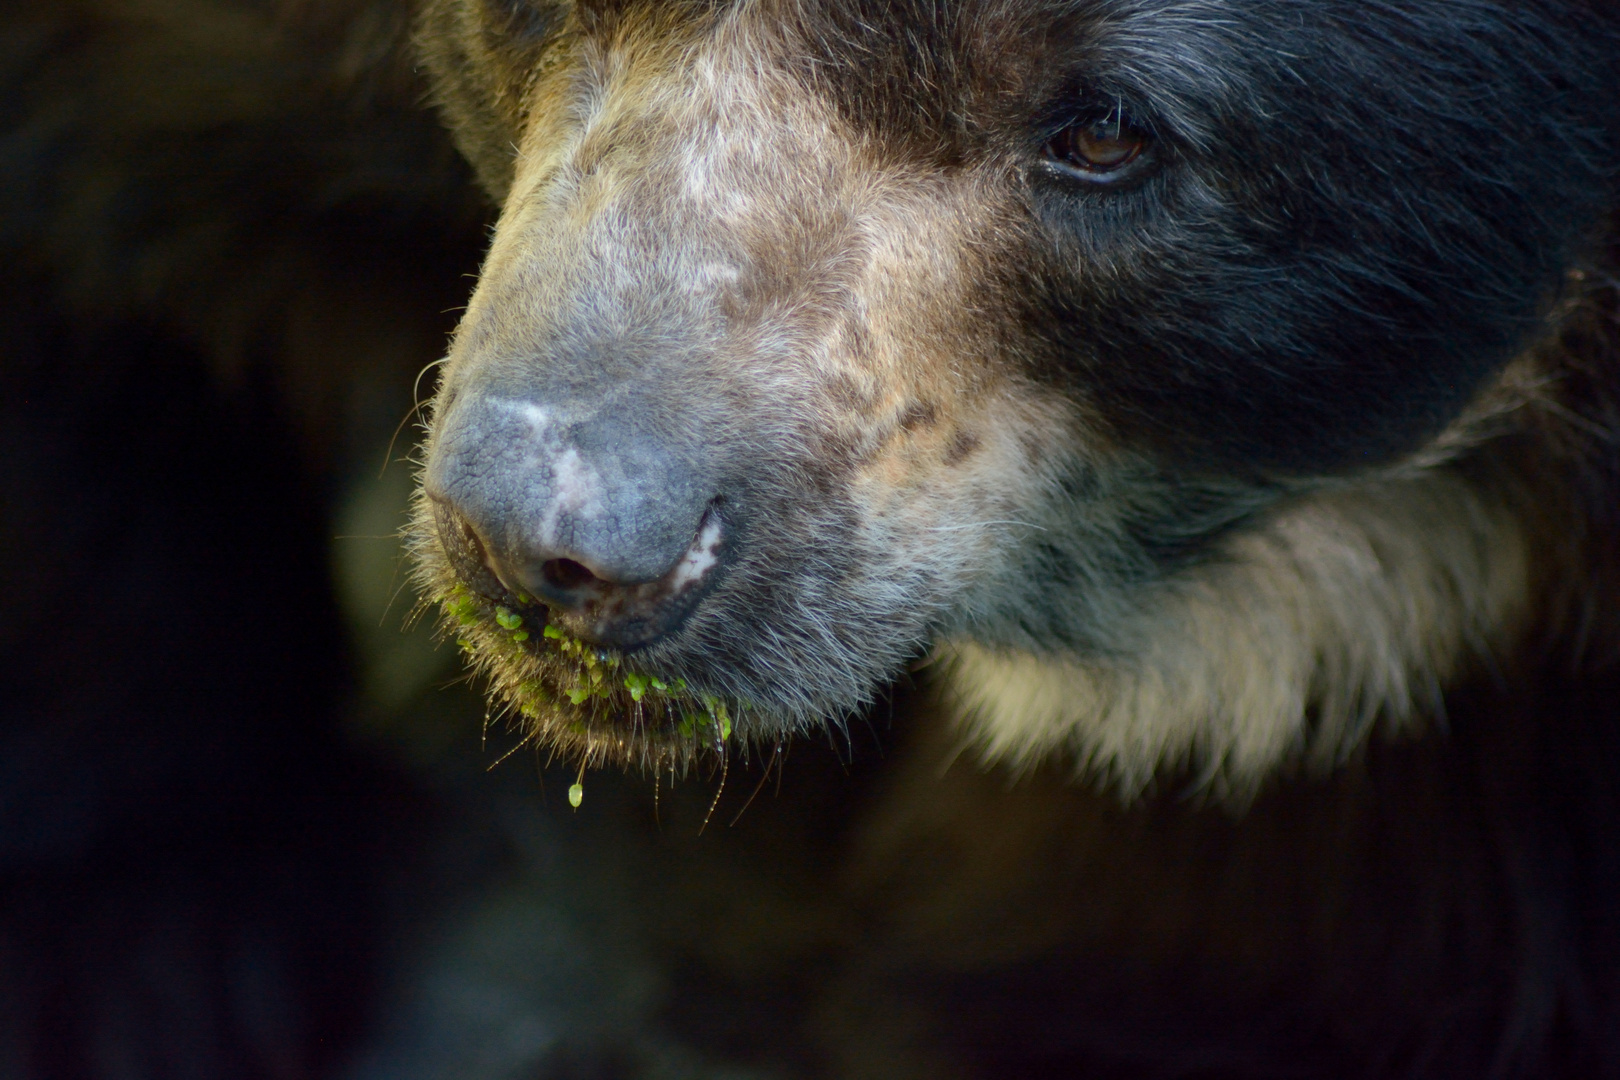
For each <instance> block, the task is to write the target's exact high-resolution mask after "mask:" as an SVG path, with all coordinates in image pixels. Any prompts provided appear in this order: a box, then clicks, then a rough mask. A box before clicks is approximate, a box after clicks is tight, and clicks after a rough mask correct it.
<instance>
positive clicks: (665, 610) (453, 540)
mask: <svg viewBox="0 0 1620 1080" xmlns="http://www.w3.org/2000/svg"><path fill="white" fill-rule="evenodd" d="M660 426H661V425H660V424H658V423H657V418H656V417H651V416H648V415H645V414H644V413H641V412H638V410H637V409H636V408H635V406H634V404H626V403H625V402H622V401H618V402H612V403H598V404H596V405H594V406H585V407H581V406H579V405H573V406H558V405H555V404H548V403H543V402H541V401H537V400H534V399H532V398H529V397H508V396H500V395H494V394H489V395H484V396H470V397H469V396H467V395H463V396H462V397H460V398H458V399H457V401H456V402H455V403H454V405H453V407H452V408H451V410H450V411H449V414H448V415H447V416H445V417H444V418H443V421H442V422H441V425H440V427H439V431H438V436H437V438H436V440H435V445H434V447H433V449H432V451H431V452H430V454H429V459H428V469H427V476H426V483H425V487H426V491H427V494H428V497H429V499H430V500H432V502H433V504H434V510H435V521H436V523H437V526H438V532H439V539H440V542H441V543H442V544H443V545H444V548H445V551H446V553H447V554H448V555H449V556H450V559H451V562H452V565H453V566H454V567H455V569H456V573H457V575H458V576H459V577H460V578H461V580H462V581H464V582H465V583H466V584H467V585H468V586H470V587H471V588H472V589H474V590H475V591H477V592H479V593H481V594H483V595H485V596H488V597H489V598H491V599H494V600H498V601H501V602H506V603H513V602H515V603H517V604H519V605H527V604H528V603H529V599H530V598H534V599H536V600H538V601H539V602H541V603H543V604H544V605H545V606H546V607H547V608H548V609H549V610H550V612H551V615H552V621H554V622H560V623H562V624H563V625H564V627H565V628H566V629H567V630H568V632H569V633H570V634H572V635H573V636H575V637H579V638H582V639H584V640H588V641H591V642H593V643H596V644H601V645H609V646H614V647H618V648H634V647H637V646H642V645H646V644H650V643H651V642H653V641H656V640H657V639H659V638H661V637H663V636H665V635H667V634H669V633H671V632H672V631H673V630H675V629H676V628H678V626H679V625H680V623H681V622H682V621H683V620H684V618H685V616H686V615H687V614H688V613H689V612H690V611H691V609H692V607H693V606H695V604H696V603H697V601H698V599H699V598H700V597H701V595H702V594H703V593H704V592H705V591H707V588H708V586H709V585H710V584H712V581H713V579H714V578H715V576H716V570H717V568H718V566H719V563H720V560H721V554H722V550H723V548H724V546H725V540H726V535H725V532H726V531H725V528H724V525H723V523H722V518H721V514H720V506H719V502H720V500H719V497H718V492H716V491H715V490H714V485H713V483H712V482H710V481H709V479H708V478H707V477H706V476H705V475H704V472H705V471H704V469H703V468H702V467H701V464H700V462H699V461H698V460H697V459H696V458H695V456H694V455H690V454H687V453H685V452H683V447H682V445H681V442H682V440H680V439H679V438H678V437H673V436H671V435H670V434H669V433H668V432H667V431H660V430H659V428H660Z"/></svg>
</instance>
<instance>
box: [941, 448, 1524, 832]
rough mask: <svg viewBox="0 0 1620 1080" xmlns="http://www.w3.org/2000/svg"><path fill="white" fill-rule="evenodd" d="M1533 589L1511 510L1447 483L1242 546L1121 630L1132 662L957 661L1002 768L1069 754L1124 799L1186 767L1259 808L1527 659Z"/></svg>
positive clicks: (986, 654) (955, 675)
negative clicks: (1496, 659) (1271, 795)
mask: <svg viewBox="0 0 1620 1080" xmlns="http://www.w3.org/2000/svg"><path fill="white" fill-rule="evenodd" d="M1529 582H1530V568H1529V547H1528V538H1527V537H1526V536H1525V535H1524V533H1523V531H1522V528H1521V527H1520V526H1519V524H1518V523H1517V521H1516V520H1515V519H1514V517H1513V516H1512V515H1511V514H1510V513H1509V512H1508V510H1507V508H1506V507H1503V506H1501V505H1497V504H1493V503H1492V502H1491V501H1490V500H1487V499H1485V498H1482V497H1481V496H1480V495H1479V494H1477V493H1476V492H1475V491H1474V490H1472V489H1471V488H1470V487H1469V486H1468V485H1467V484H1466V483H1464V482H1463V481H1462V480H1460V479H1459V478H1457V477H1455V476H1452V475H1448V474H1446V473H1444V472H1436V473H1434V474H1430V475H1427V476H1424V477H1422V478H1421V479H1417V480H1409V481H1400V482H1392V483H1373V484H1369V485H1367V486H1365V487H1362V488H1358V489H1351V490H1347V491H1342V492H1338V493H1331V494H1321V495H1316V496H1311V497H1307V498H1305V499H1304V500H1302V501H1301V502H1299V503H1297V504H1295V505H1292V506H1289V507H1286V508H1284V509H1281V510H1279V511H1278V512H1277V513H1275V514H1274V515H1273V516H1272V517H1271V518H1270V519H1269V520H1268V521H1267V522H1265V523H1264V524H1262V525H1260V526H1258V527H1256V528H1255V529H1253V530H1250V531H1246V532H1243V533H1240V534H1238V535H1235V536H1233V537H1232V538H1231V539H1230V540H1229V541H1228V542H1227V543H1226V544H1224V545H1223V546H1222V548H1221V550H1220V551H1219V553H1218V556H1217V557H1216V558H1215V559H1212V560H1210V561H1207V562H1205V563H1202V564H1200V565H1198V566H1196V567H1194V568H1192V569H1190V570H1189V571H1187V572H1186V573H1184V574H1182V575H1180V576H1179V577H1177V578H1174V579H1172V580H1169V581H1166V582H1164V583H1163V584H1162V585H1161V586H1160V587H1159V588H1158V589H1157V590H1156V594H1155V595H1154V596H1153V597H1152V598H1150V599H1147V600H1146V601H1145V602H1144V603H1142V604H1141V605H1140V606H1139V607H1138V608H1137V610H1136V611H1134V612H1133V613H1131V614H1130V615H1128V616H1127V617H1125V618H1124V619H1122V620H1121V622H1120V624H1119V625H1118V627H1117V629H1116V633H1117V640H1118V643H1119V645H1120V651H1119V654H1118V655H1116V656H1112V657H1101V656H1083V655H1079V654H1072V653H1071V654H1064V653H1061V652H1054V653H1048V654H1044V655H1041V654H1034V653H1023V654H1015V653H1004V652H998V651H996V650H994V649H990V648H986V647H984V646H982V645H977V644H972V643H957V644H953V645H951V646H949V647H948V648H947V649H946V650H945V655H946V657H947V658H948V669H949V672H950V675H949V679H950V685H951V688H952V695H953V698H954V700H955V702H956V704H957V707H958V709H959V711H960V716H961V717H962V724H963V729H962V730H963V732H964V737H965V738H966V739H967V740H968V741H969V743H970V744H971V745H974V746H977V747H978V748H979V749H980V751H981V752H982V753H983V754H984V755H985V756H986V757H987V758H990V759H996V760H1008V761H1013V762H1022V763H1033V762H1035V761H1037V760H1039V759H1041V758H1042V757H1045V756H1047V755H1048V754H1050V753H1052V752H1054V751H1057V750H1060V749H1061V750H1063V751H1066V752H1067V753H1068V754H1069V755H1070V756H1071V758H1072V760H1074V761H1076V762H1077V763H1078V768H1079V769H1080V771H1082V772H1088V773H1095V774H1098V775H1100V776H1103V777H1106V778H1108V779H1110V780H1111V781H1113V782H1115V783H1116V784H1118V785H1119V787H1120V788H1121V789H1122V790H1123V791H1125V792H1134V791H1136V790H1139V789H1140V788H1141V787H1142V786H1143V785H1145V784H1146V783H1147V782H1148V781H1149V780H1150V779H1151V778H1152V775H1153V773H1154V771H1155V770H1156V769H1157V768H1159V767H1160V766H1162V765H1166V764H1169V765H1185V766H1189V767H1191V768H1192V769H1193V771H1194V772H1195V774H1196V775H1198V776H1200V777H1201V778H1203V779H1204V780H1206V781H1208V782H1210V783H1211V784H1212V785H1213V786H1214V787H1215V789H1216V790H1217V792H1218V793H1220V794H1223V795H1227V796H1231V797H1236V798H1238V799H1240V800H1241V799H1242V798H1245V797H1247V796H1248V795H1249V794H1250V793H1252V791H1253V789H1254V788H1255V786H1256V785H1258V783H1259V782H1260V781H1261V780H1262V779H1263V778H1264V776H1265V775H1267V773H1269V772H1270V771H1272V770H1273V769H1275V767H1276V766H1278V765H1279V764H1281V763H1283V762H1285V761H1287V760H1290V759H1301V758H1303V759H1304V760H1306V761H1307V762H1309V763H1311V764H1313V765H1316V766H1328V765H1332V764H1335V763H1337V761H1338V760H1339V759H1340V758H1341V757H1342V755H1343V754H1345V753H1347V752H1348V751H1349V750H1350V749H1351V748H1353V747H1354V746H1355V745H1356V744H1357V743H1358V742H1359V741H1360V740H1361V739H1362V738H1363V737H1364V735H1365V733H1366V731H1367V729H1368V728H1369V727H1370V726H1371V725H1372V724H1373V723H1374V722H1375V721H1378V720H1380V719H1382V720H1383V721H1385V722H1387V723H1389V724H1391V725H1392V726H1393V727H1396V728H1399V727H1401V726H1404V725H1408V724H1410V723H1412V722H1414V721H1416V720H1419V719H1421V718H1422V717H1424V716H1425V715H1426V714H1427V713H1428V712H1430V711H1431V710H1432V709H1433V708H1434V706H1435V705H1436V702H1437V699H1438V695H1439V688H1440V686H1441V685H1442V684H1443V683H1444V682H1445V681H1446V680H1447V679H1448V678H1450V677H1451V676H1453V675H1454V674H1456V673H1457V671H1458V669H1459V668H1460V667H1462V666H1463V665H1465V664H1466V663H1468V662H1469V661H1470V659H1476V658H1479V657H1481V656H1482V655H1485V654H1488V653H1490V652H1491V651H1493V650H1496V649H1505V648H1507V647H1508V646H1510V645H1511V644H1512V642H1513V639H1514V637H1515V634H1516V632H1517V631H1518V630H1519V628H1520V626H1521V621H1522V620H1521V616H1522V615H1523V613H1524V612H1525V611H1526V610H1527V608H1528V605H1529V599H1530V597H1529ZM1313 711H1314V717H1313V718H1312V719H1313V720H1314V723H1312V722H1311V721H1310V720H1308V717H1310V716H1311V714H1312V713H1313Z"/></svg>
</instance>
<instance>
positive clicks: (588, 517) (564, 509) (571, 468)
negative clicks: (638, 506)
mask: <svg viewBox="0 0 1620 1080" xmlns="http://www.w3.org/2000/svg"><path fill="white" fill-rule="evenodd" d="M606 512H607V507H606V506H605V505H604V503H603V501H602V476H601V474H600V473H598V472H597V471H596V467H595V466H593V465H592V464H591V463H590V462H588V461H586V460H585V459H584V458H582V457H580V454H579V451H578V450H576V449H574V448H573V447H572V446H570V447H569V448H568V449H566V450H564V451H563V452H562V453H561V454H559V455H558V456H557V457H556V458H555V460H553V461H552V463H551V501H550V503H549V504H548V505H547V506H546V508H545V512H544V514H543V515H542V517H541V518H540V526H539V529H538V530H537V535H536V537H535V539H537V540H539V541H540V543H541V544H542V545H544V546H546V547H548V548H554V547H558V546H560V545H561V543H562V542H563V537H562V536H561V535H560V533H561V529H560V528H559V525H560V524H561V522H562V520H563V518H564V517H565V516H566V517H567V519H568V520H569V521H570V522H577V521H594V520H596V519H597V518H599V517H601V516H602V515H603V514H604V513H606Z"/></svg>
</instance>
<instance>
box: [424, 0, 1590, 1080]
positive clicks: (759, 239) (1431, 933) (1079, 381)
mask: <svg viewBox="0 0 1620 1080" xmlns="http://www.w3.org/2000/svg"><path fill="white" fill-rule="evenodd" d="M420 26H421V29H420V30H419V47H420V48H421V50H422V56H423V58H424V62H425V65H426V67H427V68H428V70H429V72H430V74H431V76H432V78H433V81H434V87H435V89H434V95H435V100H436V102H437V104H438V106H439V108H440V110H441V112H442V113H443V114H444V116H445V117H446V119H447V122H448V124H449V126H450V128H451V130H452V132H453V133H454V135H455V138H456V141H457V144H458V145H459V146H460V148H461V149H462V151H463V153H464V154H465V155H466V156H467V158H468V160H469V161H470V162H471V163H472V165H473V167H474V169H475V170H476V172H477V174H478V177H479V179H480V181H481V183H482V184H483V186H484V188H485V189H486V190H487V191H488V192H489V193H490V195H491V197H492V198H493V199H494V200H495V201H496V202H497V203H498V204H499V205H500V207H501V213H500V217H499V220H498V223H497V225H496V227H495V229H494V233H493V238H492V240H491V244H490V247H489V250H488V254H487V256H486V258H485V261H484V264H483V268H482V271H481V273H480V276H479V280H478V284H477V287H476V289H475V291H474V294H473V297H472V299H471V301H470V302H469V305H468V307H467V310H466V312H465V313H464V315H463V317H462V319H461V322H460V325H459V327H458V329H457V331H456V334H455V338H454V340H453V344H452V347H451V350H450V353H449V356H448V359H447V363H446V364H445V366H444V368H443V369H442V374H441V379H440V383H439V386H438V389H437V393H436V396H435V398H434V401H433V403H432V406H431V420H430V423H429V425H428V433H427V438H426V442H425V458H424V462H423V468H422V487H421V495H420V498H419V500H418V504H417V512H416V515H415V519H414V524H413V525H412V528H411V533H410V543H411V546H412V549H413V554H414V557H415V559H416V563H417V566H418V571H417V574H418V581H419V583H420V585H421V588H422V592H423V594H424V596H425V597H426V598H427V600H428V602H429V603H430V604H437V605H439V606H440V607H441V608H442V610H443V612H444V624H445V626H446V632H447V633H448V634H449V635H451V636H453V637H455V638H456V640H457V641H458V644H459V646H460V648H461V649H462V650H463V651H464V652H465V653H466V654H467V655H468V657H469V659H470V662H471V663H472V664H473V665H474V666H475V667H476V668H477V669H479V670H481V671H482V672H483V673H484V674H485V675H486V676H487V677H488V680H489V685H490V692H491V695H492V699H493V700H494V701H495V702H496V703H497V704H498V705H499V706H500V707H501V708H503V709H504V710H505V712H506V715H509V716H510V717H512V718H513V719H514V720H515V721H516V722H518V723H520V724H521V725H523V728H524V730H525V731H526V732H527V734H528V737H529V738H531V739H532V740H533V741H534V742H535V744H536V745H538V746H540V747H542V748H543V749H544V750H545V751H546V752H549V753H554V754H558V755H561V756H562V757H564V758H565V759H566V760H568V761H569V762H571V763H576V764H577V766H578V767H579V769H580V771H581V775H582V776H583V772H584V769H585V768H587V767H589V766H595V765H603V764H615V765H629V766H633V767H640V768H641V769H643V770H649V771H651V772H653V773H654V774H655V775H672V776H678V775H681V774H682V773H683V772H684V771H686V770H689V769H691V768H693V767H698V768H703V767H713V768H718V769H720V770H722V775H723V770H724V769H725V767H726V766H727V764H728V763H729V762H730V761H732V760H734V759H735V760H741V761H747V760H755V761H765V762H767V763H770V762H774V761H775V760H776V759H777V756H778V754H779V753H780V751H781V748H782V747H783V746H784V744H786V743H787V742H789V741H791V740H792V739H793V738H794V737H796V736H801V735H803V734H805V733H811V732H816V731H819V730H825V729H826V728H827V727H828V726H829V725H830V726H832V727H833V728H834V729H840V728H847V726H848V725H849V724H850V723H851V722H852V721H856V722H858V718H859V717H861V716H863V715H869V712H870V710H871V709H872V708H873V706H874V703H875V702H878V701H879V700H880V699H883V695H885V694H886V693H891V692H892V691H890V690H889V689H888V688H891V687H893V686H894V685H895V684H896V682H897V681H902V682H909V683H910V684H911V688H910V689H907V690H905V691H904V692H903V693H902V694H901V697H900V698H899V699H898V701H899V704H898V705H894V704H893V703H894V702H895V701H896V700H897V699H893V698H890V699H887V700H889V701H890V702H891V706H893V707H894V709H895V718H894V721H893V722H894V725H895V728H896V730H897V731H898V732H900V735H899V740H900V742H901V743H902V745H903V746H904V747H905V749H904V751H903V753H902V754H901V756H900V758H899V760H898V761H897V762H895V763H893V764H892V765H891V766H890V767H889V768H888V769H887V770H886V772H887V775H886V777H885V778H884V779H883V780H882V781H881V782H880V783H878V785H877V788H878V790H879V792H880V794H879V795H878V796H877V797H876V798H875V801H874V803H873V804H872V805H870V806H868V807H867V808H865V809H864V810H862V811H861V817H860V820H859V822H858V823H857V824H856V825H855V826H854V827H853V828H852V832H851V849H850V855H849V859H848V861H847V863H846V869H845V871H844V876H843V878H842V879H841V880H842V884H841V885H840V888H841V889H843V894H842V895H843V897H844V900H843V902H844V903H845V904H846V908H847V910H850V911H853V912H856V913H858V915H857V917H854V918H853V920H852V921H853V922H854V923H855V924H856V925H858V926H859V927H860V928H861V929H860V930H858V931H856V932H855V935H856V940H857V941H858V942H859V944H858V946H855V947H852V948H851V950H850V952H849V953H848V957H847V962H846V964H845V967H844V968H843V970H842V971H841V973H840V974H838V975H837V976H835V977H833V978H831V979H829V980H828V981H827V984H826V986H825V987H824V991H823V992H822V994H821V996H820V997H819V998H818V999H817V1000H818V1001H819V1002H820V1004H819V1005H818V1006H817V1009H816V1010H815V1013H816V1016H817V1017H819V1019H818V1020H817V1021H816V1023H818V1024H820V1025H821V1029H822V1031H823V1033H824V1034H825V1036H826V1038H827V1039H828V1040H831V1042H835V1043H837V1044H838V1046H839V1047H841V1049H838V1050H833V1051H829V1054H830V1058H829V1060H831V1061H832V1062H834V1064H832V1065H829V1066H828V1069H829V1071H830V1072H831V1074H833V1075H849V1076H857V1075H859V1076H910V1075H915V1076H984V1077H1009V1076H1031V1077H1033V1076H1057V1075H1062V1076H1069V1075H1087V1076H1114V1075H1118V1076H1171V1075H1174V1076H1208V1077H1217V1076H1222V1077H1224V1076H1261V1075H1266V1076H1270V1075H1312V1076H1318V1075H1319V1076H1367V1075H1374V1076H1396V1075H1399V1076H1484V1075H1492V1076H1519V1075H1526V1076H1528V1075H1537V1076H1591V1075H1607V1074H1610V1073H1613V1072H1615V1071H1616V1070H1617V1069H1620V1026H1617V1024H1616V1021H1617V1019H1620V999H1617V997H1616V992H1617V987H1616V974H1617V972H1620V951H1617V948H1616V944H1617V942H1620V937H1617V936H1616V935H1617V932H1620V921H1617V919H1616V915H1617V912H1616V910H1615V907H1614V904H1613V896H1614V889H1615V887H1616V886H1617V885H1620V876H1617V871H1620V845H1617V843H1616V841H1617V838H1620V833H1617V831H1616V826H1617V824H1620V821H1617V819H1616V816H1615V809H1616V803H1615V795H1616V788H1615V785H1614V782H1613V780H1612V775H1613V766H1614V764H1615V763H1616V761H1617V758H1616V750H1617V749H1620V747H1617V746H1616V743H1615V739H1614V732H1615V730H1616V721H1617V720H1620V693H1617V691H1620V682H1617V680H1616V676H1615V646H1616V643H1617V638H1616V629H1617V627H1616V621H1615V616H1616V602H1615V599H1616V595H1617V594H1616V585H1617V577H1616V571H1617V567H1620V563H1617V560H1616V554H1617V552H1616V547H1615V541H1616V538H1617V536H1620V532H1617V529H1616V521H1615V508H1616V506H1617V498H1616V496H1617V494H1620V490H1617V487H1616V480H1617V473H1616V466H1617V464H1620V456H1617V452H1616V450H1615V445H1616V438H1615V432H1616V421H1617V419H1620V414H1617V411H1616V404H1617V403H1616V391H1617V388H1620V383H1617V379H1616V374H1617V372H1616V367H1615V365H1616V362H1617V357H1620V354H1617V352H1616V317H1617V310H1620V309H1617V307H1616V278H1615V256H1616V249H1615V240H1614V237H1613V233H1612V220H1611V217H1612V213H1613V210H1614V207H1615V195H1616V190H1615V184H1616V176H1617V160H1620V159H1617V138H1620V105H1617V102H1620V93H1617V91H1620V17H1617V15H1616V14H1615V12H1614V11H1613V9H1612V8H1610V7H1609V6H1608V5H1605V4H1600V3H1589V2H1583V0H1533V2H1524V3H1509V2H1503V0H1399V2H1394V3H1378V4H1367V3H1349V2H1347V0H1260V2H1253V3H1238V2H1236V0H1191V2H1179V0H1178V2H1171V0H1164V2H1159V0H1129V2H1121V0H1025V2H1012V0H951V2H946V0H899V2H882V3H879V2H877V0H815V2H804V0H794V2H789V0H738V2H697V0H692V2H683V0H669V2H659V3H653V2H647V0H571V2H563V0H556V2H548V0H510V2H506V0H503V2H495V0H432V2H430V3H428V4H427V5H426V7H425V10H424V12H423V14H422V21H421V24H420ZM580 793H581V787H580V786H576V789H575V792H574V795H575V796H576V797H577V796H578V795H580ZM827 1033H837V1034H827Z"/></svg>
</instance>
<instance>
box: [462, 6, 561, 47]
mask: <svg viewBox="0 0 1620 1080" xmlns="http://www.w3.org/2000/svg"><path fill="white" fill-rule="evenodd" d="M478 6H479V7H480V8H482V9H483V12H482V14H483V23H484V34H485V36H486V38H489V39H493V40H491V41H489V44H491V45H493V46H498V45H499V44H501V43H504V44H506V45H507V46H508V47H510V46H512V45H520V46H521V45H522V44H524V43H530V44H535V43H539V42H541V41H543V40H545V38H546V37H548V36H549V35H550V34H551V33H552V32H553V31H554V30H555V29H556V27H557V24H558V23H559V22H560V21H561V20H562V16H563V14H564V13H565V11H566V5H564V4H561V3H555V2H547V0H479V3H478Z"/></svg>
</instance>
